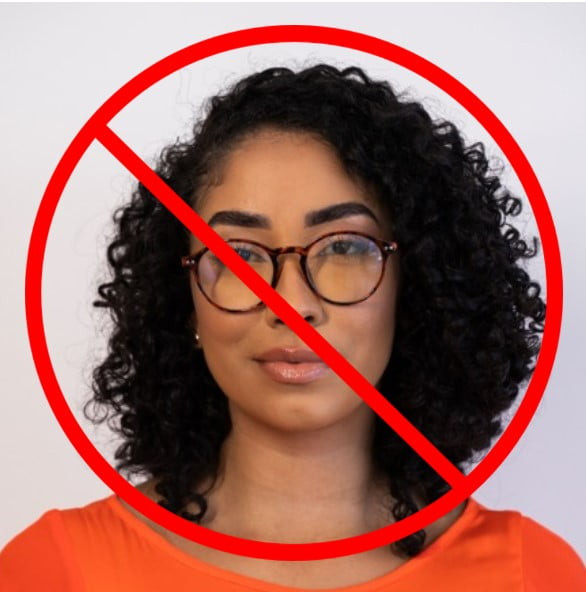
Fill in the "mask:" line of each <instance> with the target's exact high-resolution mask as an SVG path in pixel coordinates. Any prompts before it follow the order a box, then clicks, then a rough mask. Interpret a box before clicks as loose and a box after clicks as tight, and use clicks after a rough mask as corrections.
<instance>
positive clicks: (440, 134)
mask: <svg viewBox="0 0 586 592" xmlns="http://www.w3.org/2000/svg"><path fill="white" fill-rule="evenodd" d="M264 128H268V129H277V130H286V131H291V130H293V131H300V132H307V133H310V134H313V135H314V136H316V137H319V138H320V139H321V140H323V141H325V142H326V143H327V144H329V145H330V146H331V147H332V148H333V149H334V151H335V153H336V154H337V155H338V157H339V159H340V161H341V162H342V163H343V166H344V168H345V170H346V171H347V173H348V174H349V175H351V176H352V177H353V178H358V179H360V180H362V181H364V182H366V183H367V184H368V186H369V187H373V188H374V190H375V194H376V199H377V200H378V201H379V203H380V204H382V205H383V206H384V207H385V208H386V211H388V212H389V215H390V220H391V224H392V227H393V239H394V240H396V241H397V242H398V243H399V245H400V250H399V255H398V256H399V257H400V274H401V282H400V284H401V288H400V293H399V295H398V302H397V313H396V334H395V340H394V346H393V350H392V354H391V358H390V360H389V363H388V366H387V368H386V370H385V372H384V374H383V376H382V378H381V380H380V382H379V390H380V392H381V393H382V394H383V395H384V396H385V397H386V398H387V399H388V400H389V401H390V402H391V403H392V404H393V405H394V406H395V407H396V408H397V409H398V411H399V412H401V413H402V414H403V415H404V416H405V417H406V418H407V419H408V420H409V421H410V422H411V423H413V424H414V425H415V426H416V427H417V428H418V429H419V430H420V431H421V432H422V433H423V434H425V436H426V437H427V438H428V439H429V440H430V441H431V442H432V443H433V444H434V445H435V446H436V447H437V448H438V449H439V450H440V451H441V452H442V453H443V454H444V455H445V456H446V457H447V458H448V459H449V460H450V461H451V462H452V463H454V465H456V466H457V467H459V468H460V469H461V470H464V469H463V468H464V467H465V466H466V463H467V462H469V461H470V460H471V459H472V458H473V456H474V455H475V454H477V453H479V452H483V451H485V450H487V448H489V447H490V445H491V442H492V439H493V438H494V437H495V436H497V435H498V434H500V433H501V432H502V430H503V429H504V428H503V421H504V420H503V413H504V411H506V410H507V409H509V407H510V406H511V404H512V403H513V401H514V400H515V398H516V397H517V396H518V394H519V389H520V387H521V386H522V385H523V383H524V382H526V381H527V380H528V378H529V377H530V374H531V373H532V371H533V369H534V363H535V360H536V357H537V354H538V351H539V347H540V344H541V339H540V333H542V332H543V322H544V318H545V304H544V301H543V300H542V298H541V297H540V292H541V289H540V286H539V284H538V283H537V282H535V281H532V280H531V278H530V276H529V275H528V273H527V271H526V270H525V269H524V268H523V265H522V260H524V259H529V258H531V257H534V256H535V255H536V253H537V249H538V241H537V239H536V238H535V237H534V238H533V239H532V246H529V245H528V243H527V242H526V241H525V240H523V238H522V237H521V235H520V233H519V231H518V230H517V229H515V228H514V227H513V226H512V225H511V223H510V219H511V217H513V216H517V215H518V214H519V213H520V211H521V207H522V206H521V200H520V199H519V198H517V197H515V196H513V195H512V194H511V193H510V192H509V191H508V190H506V189H505V188H504V187H503V186H502V185H501V182H500V180H499V174H500V173H499V171H498V170H497V169H493V168H492V167H491V166H490V164H489V159H488V158H487V156H486V152H485V149H484V146H483V145H482V144H481V143H475V144H472V145H468V146H466V145H465V142H464V140H463V138H462V136H461V134H460V132H459V131H458V129H457V128H456V127H455V126H454V125H453V124H452V123H450V122H448V121H435V120H433V119H432V118H431V117H430V115H429V114H428V113H427V112H426V110H425V109H424V108H423V106H422V105H421V104H420V103H419V102H417V101H414V100H411V99H408V98H407V99H406V98H404V97H403V96H401V95H399V94H398V93H396V92H395V91H394V90H393V88H392V87H391V86H390V85H389V84H388V83H387V82H385V81H374V80H372V79H371V78H369V76H367V74H365V72H364V71H363V70H361V69H360V68H358V67H349V68H345V69H342V70H340V69H337V68H335V67H332V66H330V65H325V64H318V65H315V66H312V67H309V68H306V69H303V70H300V71H297V72H295V71H292V70H291V69H288V68H270V69H267V70H264V71H262V72H259V73H256V74H253V75H251V76H248V77H246V78H243V79H241V80H240V81H239V82H237V83H236V84H234V85H233V86H232V87H231V88H230V89H229V90H228V91H227V92H226V93H224V94H220V95H218V96H214V97H213V98H211V99H210V101H209V102H208V103H207V104H206V113H205V116H204V117H202V118H201V119H200V120H198V122H197V123H196V124H195V125H194V128H193V134H192V136H191V137H190V139H189V140H186V141H180V140H177V141H176V142H175V143H174V144H173V145H170V146H168V147H167V148H166V149H164V150H163V152H162V154H161V156H160V158H159V161H158V165H157V167H156V171H157V173H158V174H159V175H160V176H161V178H162V179H163V180H164V181H165V182H166V183H167V184H168V185H169V186H170V187H171V188H172V189H173V190H174V191H175V192H176V193H177V194H178V195H179V196H180V197H181V198H182V199H183V200H185V201H186V202H187V203H189V204H190V205H191V206H192V207H195V206H196V203H197V198H198V196H199V195H201V193H202V191H204V187H205V186H206V184H207V185H209V184H213V183H214V175H215V174H216V173H217V172H218V169H219V167H220V164H221V163H222V161H223V159H224V157H225V156H226V155H227V154H229V152H230V150H231V149H233V148H234V147H235V146H236V145H237V143H238V142H240V141H242V140H243V139H244V138H245V137H246V136H249V135H250V134H252V133H254V132H255V131H260V130H262V129H264ZM114 222H115V225H116V226H115V228H116V235H115V237H114V239H113V241H112V242H111V244H110V245H109V247H108V262H109V265H110V267H111V271H112V277H111V278H110V281H107V282H105V283H103V284H101V285H100V287H99V289H98V293H99V297H100V298H99V300H97V301H96V302H95V303H94V305H95V306H98V307H106V308H107V309H108V310H109V312H110V314H111V317H112V319H113V323H114V327H113V331H112V333H111V335H110V338H109V346H108V353H107V357H106V358H105V359H104V361H103V362H102V363H101V364H100V365H99V366H98V367H97V368H95V370H94V372H93V383H92V390H93V394H92V398H91V399H90V400H88V401H87V402H86V404H85V406H84V413H85V415H86V417H87V418H88V419H90V420H91V421H93V422H94V423H96V424H97V423H101V422H103V421H105V420H108V425H109V426H110V428H111V429H113V430H114V431H115V433H117V434H118V435H119V436H121V437H122V438H123V441H122V443H121V444H120V445H119V447H118V448H117V450H116V453H115V459H116V461H117V462H116V469H117V470H118V471H125V472H126V473H127V474H128V475H133V474H142V475H145V474H147V475H150V476H153V477H156V478H157V481H158V485H157V488H156V491H157V492H158V493H159V494H160V495H161V496H162V500H161V501H160V502H159V503H160V504H161V505H162V506H163V507H165V508H167V509H169V510H170V511H172V512H175V513H176V514H178V515H180V516H183V517H185V518H187V519H189V520H192V521H195V522H199V521H201V519H202V517H203V516H204V514H205V512H206V509H207V503H206V497H205V493H206V492H202V491H195V485H196V484H198V483H201V482H203V480H204V479H206V478H213V479H215V478H216V476H217V472H218V466H219V459H220V450H221V447H222V443H223V441H224V439H225V438H226V436H227V435H228V433H229V432H230V429H231V420H230V415H229V411H228V405H227V399H226V396H225V395H224V393H223V392H222V391H221V390H220V388H219V386H218V385H217V383H216V382H215V380H214V378H213V377H212V375H211V374H210V372H209V370H208V368H207V366H206V363H205V361H204V357H203V355H202V353H201V350H198V349H196V348H194V345H193V326H192V323H191V322H190V320H191V318H192V314H193V302H192V299H191V294H190V290H189V289H188V285H189V279H188V272H187V271H186V270H185V269H183V268H182V267H181V266H180V264H179V261H180V258H181V256H182V255H185V254H187V253H188V252H189V233H188V231H187V230H186V229H185V228H184V227H183V226H182V225H181V223H179V222H178V220H177V219H176V218H175V217H174V216H173V215H172V214H170V213H169V211H167V210H166V209H165V207H163V206H162V205H161V203H160V202H159V201H158V200H157V199H156V198H155V197H154V196H153V195H152V194H151V193H150V192H149V191H148V189H146V187H144V186H143V185H142V184H140V183H139V184H138V186H137V187H136V189H135V190H134V192H133V194H132V198H131V200H130V201H129V203H128V204H127V205H124V206H123V207H121V208H119V209H118V210H117V211H116V213H115V214H114ZM374 429H375V435H374V439H373V446H372V461H373V464H374V466H376V467H377V468H378V469H380V470H381V471H382V473H383V474H384V475H385V476H386V479H387V483H388V490H389V493H390V494H391V497H392V500H393V501H392V504H391V505H392V507H391V508H390V511H391V512H392V514H393V516H394V518H395V519H396V520H401V519H402V518H404V517H406V516H408V515H411V514H413V513H414V512H416V511H417V510H419V509H420V507H419V505H418V502H417V500H421V501H422V502H423V503H424V504H428V503H431V502H432V501H434V500H436V499H437V498H439V497H440V496H442V495H443V494H444V493H445V492H446V491H448V490H449V488H450V486H449V485H448V484H447V483H446V482H445V481H444V480H443V479H442V478H441V477H440V476H439V475H438V474H437V473H435V472H434V471H433V469H431V468H430V467H429V466H428V465H427V464H426V463H425V462H424V461H423V460H422V459H421V457H420V456H419V455H418V454H417V453H415V452H414V451H413V450H412V449H411V447H410V446H408V445H407V444H406V443H405V442H404V441H403V440H402V439H401V438H400V437H398V436H397V435H396V433H395V432H394V431H393V430H392V429H391V428H390V427H389V426H388V425H387V424H386V423H385V422H383V421H382V420H381V419H380V418H379V417H378V416H376V419H375V426H374ZM190 502H196V503H197V504H198V506H199V508H200V512H199V513H198V514H193V513H191V512H188V511H186V509H185V508H186V506H187V504H188V503H190ZM425 537H426V532H425V530H420V531H418V532H416V533H414V534H412V535H410V536H407V537H405V538H403V539H401V540H399V541H397V542H396V543H394V544H393V549H394V550H395V552H398V553H400V554H403V555H405V556H407V557H413V556H415V555H417V554H418V553H419V552H420V551H421V550H422V548H423V546H424V543H425Z"/></svg>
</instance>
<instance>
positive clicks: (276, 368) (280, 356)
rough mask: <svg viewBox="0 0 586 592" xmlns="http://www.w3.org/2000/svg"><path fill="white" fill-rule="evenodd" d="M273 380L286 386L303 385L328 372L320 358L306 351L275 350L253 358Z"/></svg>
mask: <svg viewBox="0 0 586 592" xmlns="http://www.w3.org/2000/svg"><path fill="white" fill-rule="evenodd" d="M255 361H256V362H258V364H259V365H260V367H261V368H262V369H263V371H264V372H265V373H266V374H268V375H269V376H270V377H271V378H272V379H273V380H275V381H277V382H281V383H286V384H305V383H308V382H312V381H313V380H317V379H318V378H319V377H321V376H323V375H324V374H325V373H326V372H328V371H329V370H330V368H329V366H327V365H326V364H324V362H322V360H321V358H320V357H319V356H318V355H317V354H315V353H314V352H312V351H311V350H308V349H300V348H275V349H271V350H269V351H266V352H264V353H263V354H260V355H259V356H257V357H256V358H255Z"/></svg>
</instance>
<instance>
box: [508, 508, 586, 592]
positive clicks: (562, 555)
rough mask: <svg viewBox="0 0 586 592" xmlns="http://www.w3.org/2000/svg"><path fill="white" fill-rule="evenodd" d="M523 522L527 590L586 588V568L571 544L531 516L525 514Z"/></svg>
mask: <svg viewBox="0 0 586 592" xmlns="http://www.w3.org/2000/svg"><path fill="white" fill-rule="evenodd" d="M519 522H520V526H519V528H520V537H521V550H522V558H523V575H524V579H525V586H526V589H527V592H534V591H541V590H553V589H561V590H568V592H573V591H574V590H575V591H576V592H577V591H584V590H586V568H585V566H584V563H583V562H582V560H581V559H580V557H579V555H578V553H577V552H576V551H575V550H574V549H573V548H572V547H571V546H570V544H569V543H568V542H567V541H565V540H564V539H563V538H562V537H560V536H559V535H558V534H556V533H555V532H553V531H551V530H550V529H549V528H547V527H546V526H544V525H542V524H540V523H539V522H536V521H535V520H533V519H532V518H530V517H528V516H523V515H521V516H520V520H519Z"/></svg>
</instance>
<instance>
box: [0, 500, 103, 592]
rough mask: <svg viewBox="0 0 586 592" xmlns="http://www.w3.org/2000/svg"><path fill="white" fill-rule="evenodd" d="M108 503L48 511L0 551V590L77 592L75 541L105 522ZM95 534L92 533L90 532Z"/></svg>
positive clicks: (98, 502) (78, 582)
mask: <svg viewBox="0 0 586 592" xmlns="http://www.w3.org/2000/svg"><path fill="white" fill-rule="evenodd" d="M109 499H110V498H106V499H104V500H99V501H97V502H92V503H91V504H88V505H87V506H84V507H80V508H69V509H65V510H61V509H51V510H48V511H47V512H45V513H44V514H42V515H41V516H40V517H39V518H38V519H37V520H36V521H34V522H33V523H32V524H30V525H29V526H28V527H26V528H25V529H24V530H23V531H21V532H20V533H18V534H17V535H16V536H14V537H13V538H12V539H11V540H10V541H9V542H8V543H7V544H6V546H5V547H4V548H3V549H2V550H0V589H1V590H3V591H4V590H6V592H12V591H16V590H29V589H30V590H33V589H41V586H42V588H43V589H49V590H63V591H67V590H74V589H75V590H77V589H79V588H80V586H79V584H80V581H79V574H78V569H77V558H76V556H75V547H76V545H75V541H74V538H77V537H76V535H77V534H81V535H82V536H83V537H84V540H87V539H86V537H85V536H84V531H85V532H86V533H87V532H89V530H90V529H91V528H92V526H91V525H92V523H93V524H94V525H95V524H99V523H100V522H101V521H102V522H103V520H102V519H103V518H105V519H107V516H108V514H107V507H108V505H109ZM94 530H95V529H94Z"/></svg>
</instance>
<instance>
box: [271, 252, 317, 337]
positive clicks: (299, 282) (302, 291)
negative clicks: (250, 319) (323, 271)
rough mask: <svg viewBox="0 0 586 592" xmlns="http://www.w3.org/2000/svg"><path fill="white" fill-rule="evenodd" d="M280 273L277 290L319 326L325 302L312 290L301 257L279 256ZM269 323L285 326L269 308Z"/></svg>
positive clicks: (304, 316) (289, 254)
mask: <svg viewBox="0 0 586 592" xmlns="http://www.w3.org/2000/svg"><path fill="white" fill-rule="evenodd" d="M279 263H280V268H279V270H280V273H279V274H278V276H277V277H278V279H277V285H276V286H275V290H276V291H277V292H278V293H279V294H280V295H281V296H282V297H283V298H284V299H285V300H286V301H287V302H288V303H289V304H290V305H291V306H292V307H293V308H294V309H295V310H296V311H297V312H298V313H299V314H300V315H301V316H302V317H303V318H304V319H305V320H306V321H307V322H308V323H311V324H312V325H318V324H319V323H321V322H322V320H323V318H324V316H325V313H324V308H323V301H322V300H321V298H320V297H319V296H318V295H317V294H316V293H315V292H314V291H313V290H312V289H311V287H310V286H309V284H308V283H307V279H306V277H305V274H304V273H303V270H302V269H301V265H300V261H299V255H296V254H295V253H288V254H282V255H280V256H279ZM265 312H266V315H267V321H268V323H269V324H270V325H271V326H273V327H276V326H279V325H285V322H284V321H282V320H281V319H280V318H279V317H278V316H277V315H276V314H275V313H274V312H273V311H272V310H271V309H270V308H269V307H268V306H267V307H265Z"/></svg>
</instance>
